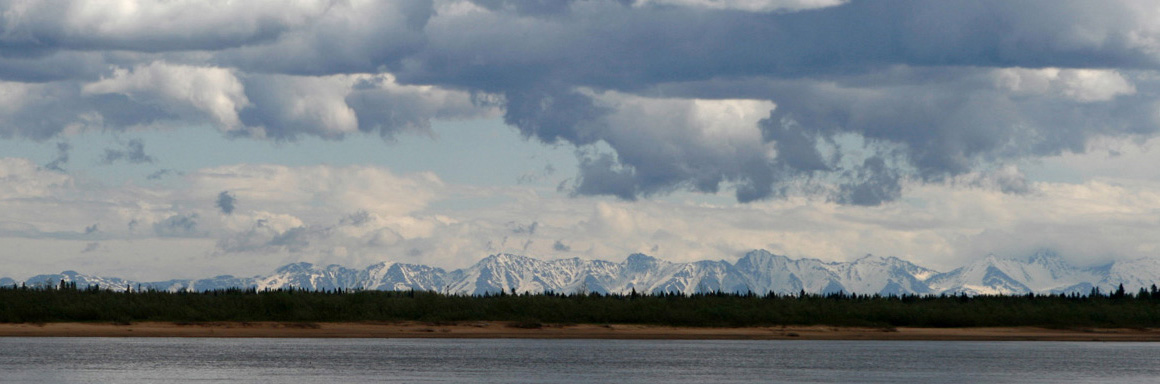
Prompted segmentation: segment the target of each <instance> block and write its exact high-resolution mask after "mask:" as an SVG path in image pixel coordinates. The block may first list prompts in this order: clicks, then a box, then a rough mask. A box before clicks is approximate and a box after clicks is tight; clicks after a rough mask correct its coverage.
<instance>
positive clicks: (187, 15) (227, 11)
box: [0, 0, 331, 54]
mask: <svg viewBox="0 0 1160 384" xmlns="http://www.w3.org/2000/svg"><path fill="white" fill-rule="evenodd" d="M330 3H331V2H330V1H296V2H293V3H284V2H279V1H264V0H258V1H246V2H242V3H236V2H229V1H209V2H201V1H149V0H118V1H110V2H103V3H100V4H95V3H90V2H87V1H58V2H53V3H43V2H35V1H33V2H26V1H14V2H8V3H6V4H5V8H8V10H9V12H5V13H4V23H3V24H2V25H3V27H2V29H0V31H2V32H3V33H2V34H0V46H3V47H5V50H6V51H15V52H16V53H21V52H23V53H26V54H35V53H38V52H42V51H45V50H55V49H77V50H92V49H123V50H132V51H164V50H198V49H222V48H227V47H237V46H242V45H245V44H253V43H260V42H263V41H269V40H271V39H274V38H277V37H278V36H279V35H280V34H282V33H285V32H286V31H288V30H292V29H295V28H298V27H302V26H304V25H306V24H308V23H310V22H311V20H313V19H314V18H317V17H318V16H320V15H321V14H323V13H325V12H326V10H327V8H328V7H329V6H330Z"/></svg>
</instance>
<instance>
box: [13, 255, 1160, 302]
mask: <svg viewBox="0 0 1160 384" xmlns="http://www.w3.org/2000/svg"><path fill="white" fill-rule="evenodd" d="M62 280H63V281H66V282H76V283H77V286H78V287H81V288H83V287H86V286H89V285H100V286H101V287H103V288H109V289H113V290H124V289H126V288H132V289H137V288H138V287H141V288H144V289H156V290H166V291H179V290H192V291H206V290H215V289H227V288H257V289H280V288H299V289H308V290H335V289H367V290H411V289H413V290H420V291H437V292H443V293H457V294H471V295H481V294H485V293H491V294H494V293H499V292H501V291H502V292H512V291H515V292H519V293H523V292H533V293H536V292H545V291H552V292H559V293H578V292H596V293H622V294H626V293H629V292H633V291H636V292H639V293H659V292H667V293H685V294H692V293H695V292H715V291H723V292H737V293H745V292H754V293H757V294H764V293H767V292H776V293H779V294H796V293H798V292H800V291H802V290H804V291H806V292H811V293H829V292H839V291H842V292H847V293H862V294H873V293H878V294H883V295H898V294H939V293H967V294H971V295H977V294H1024V293H1028V292H1037V293H1060V292H1064V293H1070V292H1078V293H1087V292H1089V291H1090V290H1091V289H1092V288H1093V287H1100V289H1101V290H1104V291H1105V292H1106V291H1110V290H1111V289H1114V288H1115V287H1116V286H1118V285H1119V284H1121V283H1122V284H1124V286H1125V288H1126V289H1128V290H1130V291H1135V290H1137V289H1139V288H1141V287H1150V286H1151V284H1153V283H1154V282H1158V281H1160V260H1152V259H1140V260H1132V261H1125V262H1117V263H1113V264H1109V265H1107V266H1104V267H1099V268H1088V269H1080V268H1076V267H1074V266H1072V265H1070V264H1068V263H1067V262H1066V261H1065V260H1063V258H1061V257H1059V255H1057V254H1055V253H1052V252H1040V253H1037V254H1035V255H1033V256H1032V257H1030V258H1028V259H1024V260H1011V259H1000V258H997V257H995V256H993V255H990V256H988V257H986V258H983V259H979V260H976V261H974V262H972V263H970V264H967V265H965V266H963V267H960V268H957V269H955V270H953V271H950V272H947V273H939V272H937V271H934V270H931V269H927V268H923V267H920V266H918V265H915V264H913V263H910V262H907V261H905V260H902V259H899V258H896V257H879V256H871V255H867V256H865V257H862V258H859V259H857V260H854V261H851V262H823V261H821V260H816V259H791V258H789V257H786V256H781V255H775V254H772V253H769V252H767V251H764V250H755V251H751V252H749V253H747V254H745V256H744V257H742V258H740V259H739V260H737V262H735V263H729V262H726V261H709V260H705V261H697V262H690V263H675V262H669V261H665V260H660V259H657V258H655V257H651V256H648V255H644V254H639V253H638V254H632V255H629V256H628V257H627V258H626V259H625V260H624V261H623V262H619V263H617V262H611V261H605V260H585V259H580V258H571V259H559V260H540V259H535V258H531V257H526V256H519V255H512V254H497V255H491V256H488V257H486V258H484V259H482V260H480V261H479V262H478V263H476V264H475V265H472V266H470V267H468V268H464V269H459V270H454V271H450V272H448V271H445V270H443V269H440V268H434V267H430V266H426V265H418V264H403V263H390V262H383V263H378V264H374V265H371V266H368V267H366V268H364V269H352V268H346V267H343V266H339V265H328V266H316V265H313V264H310V263H294V264H288V265H285V266H282V267H281V268H278V269H277V270H275V271H274V272H273V273H271V274H269V275H264V276H254V277H235V276H230V275H223V276H217V277H213V278H208V279H198V280H169V281H161V282H148V283H144V282H134V281H129V280H124V279H118V278H107V277H100V276H92V275H85V274H80V273H77V272H75V271H65V272H62V273H60V274H54V275H39V276H34V277H32V278H30V279H28V280H27V281H26V282H25V284H27V285H29V286H53V287H55V286H57V285H58V284H59V282H60V281H62ZM16 283H17V282H16V281H11V282H9V280H0V285H12V284H16Z"/></svg>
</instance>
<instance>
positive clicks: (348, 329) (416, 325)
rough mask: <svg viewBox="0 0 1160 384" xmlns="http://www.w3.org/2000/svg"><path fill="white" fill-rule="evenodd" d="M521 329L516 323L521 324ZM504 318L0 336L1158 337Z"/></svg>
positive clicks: (56, 327) (62, 328) (67, 327)
mask: <svg viewBox="0 0 1160 384" xmlns="http://www.w3.org/2000/svg"><path fill="white" fill-rule="evenodd" d="M520 326H523V327H520ZM535 326H536V324H513V323H504V322H471V323H458V324H432V323H420V322H399V323H272V322H254V323H240V322H213V323H167V322H143V323H132V324H128V325H118V324H109V323H47V324H28V323H25V324H0V337H13V336H38V337H290V338H307V337H344V338H350V337H370V338H529V339H536V338H543V339H737V340H1044V341H1160V330H1153V329H1146V330H1144V329H1076V330H1070V329H1046V328H1032V327H997V328H897V329H879V328H852V327H828V326H788V327H748V328H689V327H667V326H649V325H593V324H579V325H552V324H546V325H542V326H540V327H539V328H535Z"/></svg>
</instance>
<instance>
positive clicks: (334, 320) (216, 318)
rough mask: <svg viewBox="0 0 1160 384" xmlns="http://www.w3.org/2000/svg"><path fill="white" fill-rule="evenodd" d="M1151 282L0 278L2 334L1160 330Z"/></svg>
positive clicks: (1033, 336) (784, 335)
mask: <svg viewBox="0 0 1160 384" xmlns="http://www.w3.org/2000/svg"><path fill="white" fill-rule="evenodd" d="M1156 328H1160V292H1157V290H1156V288H1155V287H1153V288H1152V289H1151V290H1140V291H1139V292H1136V293H1127V292H1124V291H1123V290H1122V289H1119V290H1116V291H1114V292H1111V293H1101V292H1099V291H1096V290H1093V291H1092V292H1091V293H1090V294H1087V295H1079V294H1068V295H1034V294H1028V295H1021V296H967V295H937V296H935V295H927V296H919V295H903V296H880V295H850V294H844V293H831V294H807V293H804V292H801V293H799V294H795V295H779V294H775V293H769V294H765V295H757V294H753V293H747V294H732V293H721V292H714V293H697V294H692V295H683V294H648V295H645V294H637V293H631V294H625V295H618V294H599V293H582V294H581V293H577V294H557V293H551V292H548V293H540V294H529V293H520V294H516V293H514V292H499V293H496V294H487V295H483V296H468V295H446V294H440V293H435V292H419V291H359V290H356V291H345V290H335V291H305V290H296V289H280V290H270V291H258V290H254V289H249V290H243V289H228V290H219V291H209V292H166V291H126V292H114V291H111V290H107V289H101V288H99V287H88V288H84V289H78V288H77V287H76V286H75V284H73V283H67V282H66V283H61V284H60V285H59V286H57V287H52V288H25V287H12V286H9V287H0V336H135V337H149V336H154V337H466V338H470V337H492V338H608V339H620V338H646V339H647V338H671V339H819V340H822V339H843V340H861V339H866V340H1124V341H1128V340H1136V341H1160V330H1158V329H1156Z"/></svg>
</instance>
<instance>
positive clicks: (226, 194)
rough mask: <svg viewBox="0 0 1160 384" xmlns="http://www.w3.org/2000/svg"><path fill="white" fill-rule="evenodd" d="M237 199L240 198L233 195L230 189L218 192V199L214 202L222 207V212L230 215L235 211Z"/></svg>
mask: <svg viewBox="0 0 1160 384" xmlns="http://www.w3.org/2000/svg"><path fill="white" fill-rule="evenodd" d="M237 201H238V199H237V198H236V197H234V195H231V194H230V191H222V193H219V194H218V197H217V201H216V202H215V203H214V206H216V207H218V208H220V209H221V210H222V213H224V214H227V215H229V214H231V213H234V203H236V202H237Z"/></svg>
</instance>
